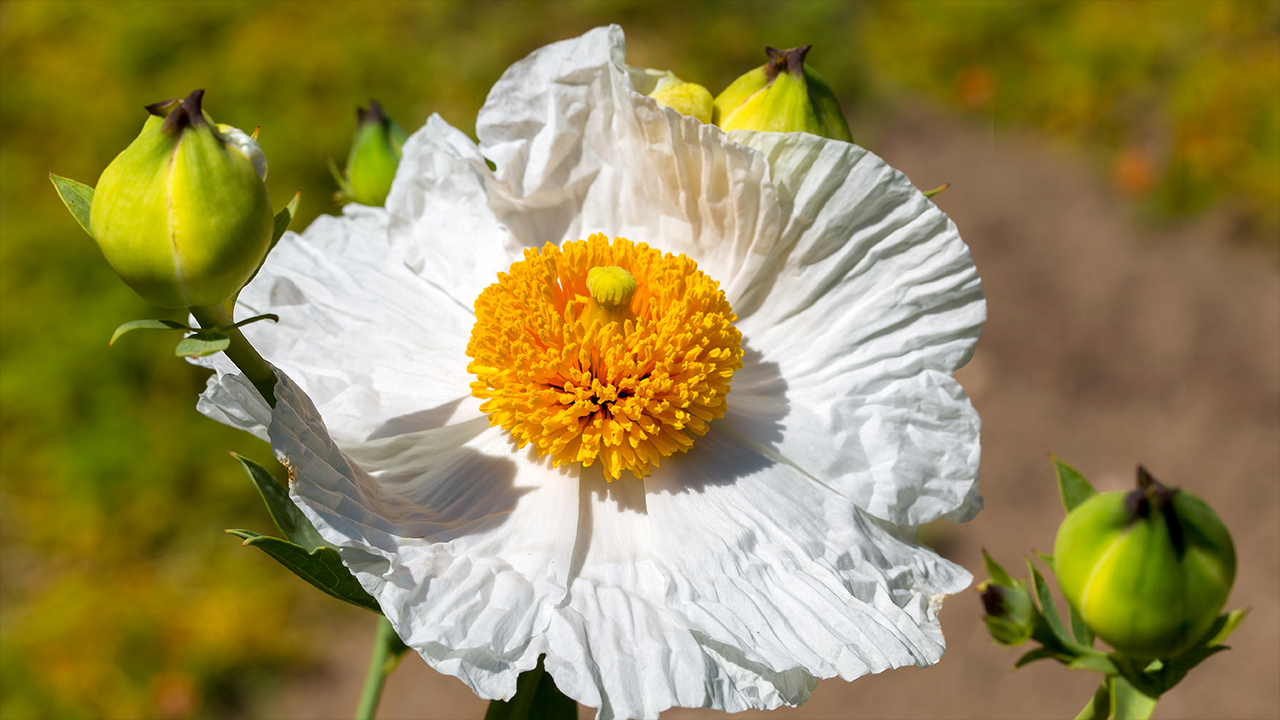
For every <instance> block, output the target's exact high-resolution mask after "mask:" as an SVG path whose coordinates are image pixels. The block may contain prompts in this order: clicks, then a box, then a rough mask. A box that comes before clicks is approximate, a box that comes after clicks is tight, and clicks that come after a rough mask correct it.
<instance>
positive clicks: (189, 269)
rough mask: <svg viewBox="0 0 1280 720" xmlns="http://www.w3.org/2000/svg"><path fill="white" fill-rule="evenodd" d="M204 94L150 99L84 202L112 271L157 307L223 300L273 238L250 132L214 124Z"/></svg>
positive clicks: (261, 161) (260, 159)
mask: <svg viewBox="0 0 1280 720" xmlns="http://www.w3.org/2000/svg"><path fill="white" fill-rule="evenodd" d="M203 96H204V91H203V90H196V91H195V92H193V93H191V95H190V96H188V97H187V99H186V100H183V101H182V102H181V103H179V102H178V101H176V100H169V101H166V102H163V103H156V104H155V105H150V106H148V107H147V110H148V112H150V113H151V114H152V117H150V118H148V119H147V122H146V123H145V124H144V125H143V126H142V132H141V133H140V134H139V135H138V137H137V138H136V139H134V141H133V142H132V143H131V144H130V145H129V147H127V148H125V150H124V152H122V153H120V154H119V155H118V156H116V159H115V160H112V161H111V164H110V165H108V166H107V169H106V170H103V171H102V177H101V178H99V179H98V186H97V188H96V189H95V190H94V193H93V204H92V205H91V206H90V209H89V232H90V234H91V235H92V236H93V238H94V240H96V241H97V243H98V247H100V248H101V249H102V254H103V255H105V256H106V258H107V262H108V263H110V264H111V267H112V269H114V270H115V271H116V273H117V274H119V275H120V277H121V278H123V279H124V281H125V282H126V283H128V284H129V286H130V287H132V288H133V289H134V290H135V291H136V292H137V293H138V294H139V295H141V296H142V297H143V298H145V299H147V300H148V301H150V302H152V303H155V304H156V305H159V306H161V307H192V306H210V305H217V304H219V303H221V302H222V301H224V300H226V299H227V298H228V297H230V296H231V295H232V294H233V293H235V292H236V291H238V290H239V289H240V287H241V286H242V285H244V283H245V282H247V281H248V280H249V278H250V277H251V276H252V275H253V273H254V271H256V270H257V268H258V266H259V264H261V262H262V259H263V257H264V256H265V255H266V253H267V249H268V248H269V247H270V243H271V234H272V229H273V227H274V220H273V217H272V213H271V200H270V198H269V197H268V196H267V187H266V185H265V184H264V183H263V179H264V178H265V177H266V171H267V166H266V157H265V156H263V154H262V150H261V149H259V148H258V144H257V142H256V141H255V140H254V139H253V138H252V137H250V136H248V135H246V134H245V133H243V132H241V131H239V130H236V129H235V128H231V127H229V126H225V125H215V124H214V123H213V121H212V120H211V119H210V118H209V116H208V115H207V114H206V113H205V112H204V111H203V110H202V109H201V107H200V102H201V99H202V98H203ZM224 128H225V129H224Z"/></svg>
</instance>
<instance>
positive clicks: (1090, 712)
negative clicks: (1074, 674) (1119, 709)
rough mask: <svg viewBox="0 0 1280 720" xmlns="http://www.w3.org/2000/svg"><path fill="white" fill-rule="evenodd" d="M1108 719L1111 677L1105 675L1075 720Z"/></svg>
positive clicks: (1109, 714)
mask: <svg viewBox="0 0 1280 720" xmlns="http://www.w3.org/2000/svg"><path fill="white" fill-rule="evenodd" d="M1110 717H1111V676H1110V675H1105V676H1103V678H1102V684H1100V685H1098V689H1097V691H1096V692H1094V694H1093V697H1091V698H1089V704H1087V705H1085V706H1084V709H1083V710H1081V711H1080V714H1079V715H1076V718H1075V720H1107V718H1110Z"/></svg>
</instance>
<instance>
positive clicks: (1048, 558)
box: [1031, 550, 1058, 575]
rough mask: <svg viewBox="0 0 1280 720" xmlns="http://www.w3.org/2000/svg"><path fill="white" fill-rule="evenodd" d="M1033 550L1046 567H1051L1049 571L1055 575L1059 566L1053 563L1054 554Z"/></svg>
mask: <svg viewBox="0 0 1280 720" xmlns="http://www.w3.org/2000/svg"><path fill="white" fill-rule="evenodd" d="M1031 552H1033V553H1035V556H1036V557H1038V558H1040V562H1042V563H1044V565H1045V567H1047V568H1049V572H1051V573H1054V574H1055V575H1056V574H1057V573H1058V568H1057V566H1055V565H1054V564H1053V556H1052V555H1050V554H1048V553H1042V552H1040V551H1039V550H1032V551H1031Z"/></svg>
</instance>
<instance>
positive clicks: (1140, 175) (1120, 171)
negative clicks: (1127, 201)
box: [1111, 148, 1155, 195]
mask: <svg viewBox="0 0 1280 720" xmlns="http://www.w3.org/2000/svg"><path fill="white" fill-rule="evenodd" d="M1154 175H1155V174H1154V171H1153V170H1152V167H1151V158H1150V157H1148V155H1147V153H1146V152H1144V151H1142V150H1139V149H1138V148H1127V149H1125V150H1122V151H1121V152H1120V154H1119V155H1118V156H1116V161H1115V165H1114V166H1113V167H1112V169H1111V182H1112V184H1114V185H1115V187H1116V189H1117V190H1119V191H1120V192H1122V193H1124V194H1126V195H1141V194H1143V193H1145V192H1146V191H1148V190H1150V189H1151V183H1152V181H1153V180H1154Z"/></svg>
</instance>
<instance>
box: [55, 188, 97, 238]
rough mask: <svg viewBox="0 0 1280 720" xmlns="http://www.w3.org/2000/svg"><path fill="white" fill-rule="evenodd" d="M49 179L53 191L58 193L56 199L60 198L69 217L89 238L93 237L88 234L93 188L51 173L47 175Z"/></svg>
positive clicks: (91, 234) (90, 233)
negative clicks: (78, 224) (68, 212)
mask: <svg viewBox="0 0 1280 720" xmlns="http://www.w3.org/2000/svg"><path fill="white" fill-rule="evenodd" d="M49 179H50V180H51V181H53V189H54V190H57V191H58V197H60V198H62V204H63V205H66V206H67V210H69V211H70V212H71V216H72V217H74V218H75V219H76V222H78V223H80V227H81V229H83V230H84V231H85V232H86V233H89V237H93V233H92V232H89V208H91V207H92V206H93V188H91V187H89V186H88V185H85V184H84V183H78V182H76V181H75V180H71V179H70V178H64V177H62V176H60V175H54V174H53V173H49Z"/></svg>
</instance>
